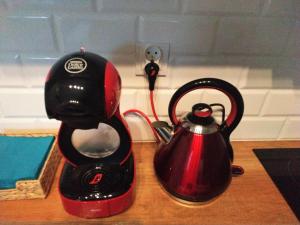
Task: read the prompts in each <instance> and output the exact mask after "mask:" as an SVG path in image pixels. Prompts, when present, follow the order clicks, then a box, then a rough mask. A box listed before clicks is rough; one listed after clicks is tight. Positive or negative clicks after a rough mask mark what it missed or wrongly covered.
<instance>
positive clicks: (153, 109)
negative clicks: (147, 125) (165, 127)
mask: <svg viewBox="0 0 300 225" xmlns="http://www.w3.org/2000/svg"><path fill="white" fill-rule="evenodd" d="M150 103H151V109H152V113H153V116H154V118H155V120H156V121H159V119H158V116H157V114H156V111H155V107H154V97H153V91H150Z"/></svg>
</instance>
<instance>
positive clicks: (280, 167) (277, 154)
mask: <svg viewBox="0 0 300 225" xmlns="http://www.w3.org/2000/svg"><path fill="white" fill-rule="evenodd" d="M253 151H254V153H255V155H256V156H257V158H258V159H259V160H260V162H261V163H262V165H263V166H264V168H265V170H266V171H267V173H268V174H269V176H270V177H271V179H272V180H273V182H274V183H275V185H276V186H277V188H278V189H279V191H280V193H281V194H282V196H283V197H284V198H285V200H286V201H287V203H288V204H289V206H290V207H291V209H292V210H293V212H294V213H295V215H296V217H297V218H298V220H300V201H299V199H300V149H254V150H253Z"/></svg>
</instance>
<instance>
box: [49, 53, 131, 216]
mask: <svg viewBox="0 0 300 225" xmlns="http://www.w3.org/2000/svg"><path fill="white" fill-rule="evenodd" d="M120 92H121V79H120V76H119V74H118V72H117V70H116V69H115V67H114V66H113V65H112V64H111V63H110V62H109V61H107V60H106V59H104V58H102V57H100V56H99V55H96V54H93V53H90V52H84V51H80V52H75V53H72V54H69V55H66V56H64V57H63V58H61V59H59V60H58V61H57V62H56V63H55V64H54V65H53V67H52V68H51V70H50V72H49V74H48V76H47V80H46V84H45V105H46V111H47V114H48V117H49V118H55V119H57V120H60V121H62V123H61V127H60V131H59V134H58V144H59V149H60V151H61V153H62V155H63V156H64V158H65V160H66V162H65V164H64V167H63V170H62V173H61V176H60V183H59V191H60V196H61V199H62V203H63V206H64V208H65V210H66V211H67V212H68V213H70V214H72V215H76V216H79V217H84V218H97V217H107V216H111V215H115V214H118V213H120V212H123V211H124V210H126V209H127V208H128V207H130V205H131V204H132V202H133V198H134V194H133V190H134V183H135V169H134V159H133V154H132V150H131V137H130V133H129V131H128V127H127V124H126V122H125V121H124V119H123V118H122V117H121V115H120V111H119V100H120Z"/></svg>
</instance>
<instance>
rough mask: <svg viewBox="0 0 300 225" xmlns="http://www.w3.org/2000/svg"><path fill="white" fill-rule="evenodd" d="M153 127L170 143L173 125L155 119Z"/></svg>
mask: <svg viewBox="0 0 300 225" xmlns="http://www.w3.org/2000/svg"><path fill="white" fill-rule="evenodd" d="M152 126H153V128H154V129H155V131H156V133H157V134H158V135H159V137H160V138H161V139H162V140H163V141H164V142H165V143H169V142H170V140H171V138H172V136H173V135H172V127H170V126H169V124H168V123H167V122H165V121H155V122H153V123H152Z"/></svg>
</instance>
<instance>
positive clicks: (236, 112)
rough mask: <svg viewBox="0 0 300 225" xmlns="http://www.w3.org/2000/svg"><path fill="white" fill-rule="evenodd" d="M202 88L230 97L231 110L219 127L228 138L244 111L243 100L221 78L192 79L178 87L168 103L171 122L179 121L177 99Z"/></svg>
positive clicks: (236, 91)
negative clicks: (214, 90) (217, 91)
mask: <svg viewBox="0 0 300 225" xmlns="http://www.w3.org/2000/svg"><path fill="white" fill-rule="evenodd" d="M202 88H209V89H216V90H219V91H221V92H223V93H224V94H225V95H226V96H227V97H228V98H229V99H230V103H231V110H230V113H229V115H228V117H227V118H226V120H225V121H224V123H223V124H222V127H221V130H222V133H223V134H224V135H225V136H226V137H227V138H229V135H230V134H231V132H232V131H233V130H234V129H235V128H236V126H237V125H238V124H239V122H240V121H241V119H242V116H243V113H244V101H243V98H242V96H241V94H240V92H239V91H238V89H237V88H236V87H234V86H233V85H232V84H230V83H228V82H226V81H224V80H221V79H216V78H202V79H197V80H193V81H191V82H189V83H187V84H185V85H183V86H182V87H180V88H179V89H178V90H177V91H176V92H175V93H174V95H173V96H172V98H171V100H170V103H169V117H170V119H171V122H172V123H173V125H177V124H178V123H179V120H178V119H177V116H176V106H177V103H178V102H179V100H180V99H181V98H182V97H183V96H184V95H186V94H187V93H189V92H191V91H193V90H196V89H202Z"/></svg>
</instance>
